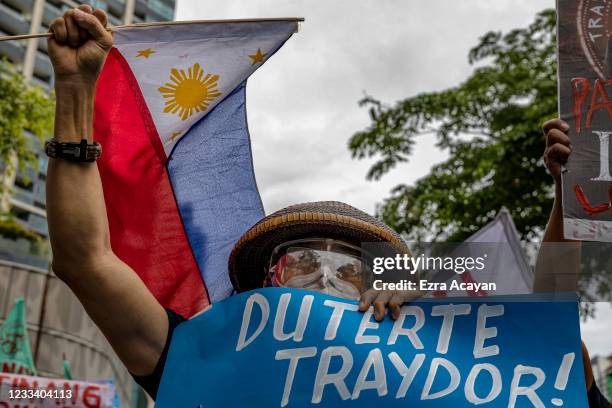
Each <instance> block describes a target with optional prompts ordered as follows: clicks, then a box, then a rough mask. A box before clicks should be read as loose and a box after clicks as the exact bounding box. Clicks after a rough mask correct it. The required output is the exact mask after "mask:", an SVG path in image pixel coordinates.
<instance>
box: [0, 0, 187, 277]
mask: <svg viewBox="0 0 612 408" xmlns="http://www.w3.org/2000/svg"><path fill="white" fill-rule="evenodd" d="M79 4H89V5H91V6H92V7H95V8H102V9H104V10H106V12H107V13H108V16H109V24H110V25H121V24H129V23H139V22H151V21H167V20H173V19H174V8H175V0H84V1H80V0H78V1H75V0H0V36H4V35H16V34H24V33H30V32H46V31H48V29H49V24H50V23H51V21H53V20H54V19H55V18H57V17H59V16H61V15H62V14H63V13H64V12H65V11H66V10H68V9H70V8H73V7H75V6H77V5H79ZM0 57H6V58H7V59H8V60H9V61H11V62H12V63H13V64H14V65H15V66H16V67H17V68H18V69H19V70H21V71H22V72H23V73H24V75H25V76H26V77H27V78H30V79H31V81H32V82H33V83H35V84H38V85H41V86H42V87H44V88H45V89H51V87H52V85H53V69H52V66H51V62H50V61H49V57H48V56H47V42H46V40H45V39H38V40H29V41H27V40H26V41H21V42H19V41H5V42H0ZM31 139H32V143H34V144H37V143H38V142H37V141H36V139H35V138H33V137H32V138H31ZM46 167H47V161H46V157H45V156H43V155H41V156H40V158H39V165H38V168H37V169H35V168H34V167H31V166H30V167H28V168H27V169H25V170H24V171H20V172H18V173H17V174H16V175H15V177H13V178H12V179H11V180H9V181H8V183H9V186H10V187H12V190H13V191H14V194H13V195H12V196H11V197H10V198H8V200H7V203H8V205H9V206H10V211H11V212H12V213H13V214H14V215H15V218H16V219H17V220H18V222H20V223H21V224H22V225H23V226H25V227H26V228H27V229H29V230H31V231H33V232H35V233H36V234H38V235H40V236H42V237H43V238H46V237H47V235H48V231H47V221H46V212H45V173H44V172H45V169H46ZM47 252H48V251H45V250H44V247H43V249H41V248H40V245H36V246H35V247H33V245H32V244H31V243H29V242H27V241H25V240H21V241H17V242H15V241H6V240H0V258H8V259H9V260H11V261H14V262H20V263H24V262H25V263H27V264H31V265H34V266H38V267H45V263H46V260H45V258H46V255H47Z"/></svg>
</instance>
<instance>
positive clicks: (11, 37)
mask: <svg viewBox="0 0 612 408" xmlns="http://www.w3.org/2000/svg"><path fill="white" fill-rule="evenodd" d="M266 21H295V22H297V23H299V22H303V21H304V18H303V17H278V18H247V19H234V20H191V21H159V22H151V23H136V24H126V25H118V26H112V27H108V28H107V30H108V31H110V32H111V33H112V32H113V31H116V30H121V29H123V28H138V27H154V26H167V25H169V26H172V25H189V24H222V23H248V22H251V23H252V22H266ZM52 36H53V33H37V34H22V35H8V36H4V37H0V42H2V41H17V40H28V39H30V38H45V37H52Z"/></svg>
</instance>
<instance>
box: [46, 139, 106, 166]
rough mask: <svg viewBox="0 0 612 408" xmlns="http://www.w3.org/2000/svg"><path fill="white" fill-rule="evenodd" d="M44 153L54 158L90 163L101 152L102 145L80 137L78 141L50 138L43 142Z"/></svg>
mask: <svg viewBox="0 0 612 408" xmlns="http://www.w3.org/2000/svg"><path fill="white" fill-rule="evenodd" d="M45 153H46V154H47V156H49V157H51V158H54V159H64V160H68V161H72V162H82V163H91V162H94V161H96V160H97V159H98V158H99V157H100V155H101V154H102V146H101V145H100V143H98V142H93V143H91V144H90V143H87V139H82V140H81V141H80V142H60V141H59V140H57V139H50V140H47V141H46V142H45Z"/></svg>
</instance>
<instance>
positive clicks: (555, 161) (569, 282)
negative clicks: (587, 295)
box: [533, 119, 581, 292]
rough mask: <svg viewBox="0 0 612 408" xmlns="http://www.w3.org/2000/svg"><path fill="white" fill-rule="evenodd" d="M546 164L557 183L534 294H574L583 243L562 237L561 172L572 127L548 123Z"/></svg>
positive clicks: (558, 121) (559, 123)
mask: <svg viewBox="0 0 612 408" xmlns="http://www.w3.org/2000/svg"><path fill="white" fill-rule="evenodd" d="M543 130H544V134H545V136H546V149H545V151H544V162H545V163H546V167H547V168H548V171H549V172H550V174H551V175H552V177H553V179H554V183H555V201H554V204H553V208H552V210H551V212H550V217H549V219H548V224H547V225H546V231H545V232H544V238H543V242H542V245H541V246H540V251H539V252H538V259H537V261H536V268H535V281H534V287H533V290H534V292H572V291H575V290H576V289H577V282H578V275H579V273H580V251H581V242H580V241H571V240H567V239H565V238H564V237H563V206H562V200H561V194H562V188H561V171H562V167H563V165H565V163H567V160H568V158H569V156H570V154H571V152H572V150H571V144H570V139H569V136H568V135H567V133H568V131H569V126H568V125H567V123H565V122H563V121H562V120H560V119H554V120H550V121H548V122H546V123H545V124H544V126H543Z"/></svg>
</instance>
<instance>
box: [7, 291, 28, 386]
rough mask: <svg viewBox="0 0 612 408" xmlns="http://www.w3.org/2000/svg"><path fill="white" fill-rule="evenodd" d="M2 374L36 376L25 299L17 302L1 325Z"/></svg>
mask: <svg viewBox="0 0 612 408" xmlns="http://www.w3.org/2000/svg"><path fill="white" fill-rule="evenodd" d="M0 372H4V373H14V374H27V375H36V369H35V368H34V361H33V359H32V351H31V350H30V341H29V340H28V330H27V320H26V310H25V301H24V300H23V298H19V299H17V300H16V301H15V305H14V306H13V310H11V311H10V313H9V314H8V316H7V317H6V320H5V321H4V323H2V325H0Z"/></svg>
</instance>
